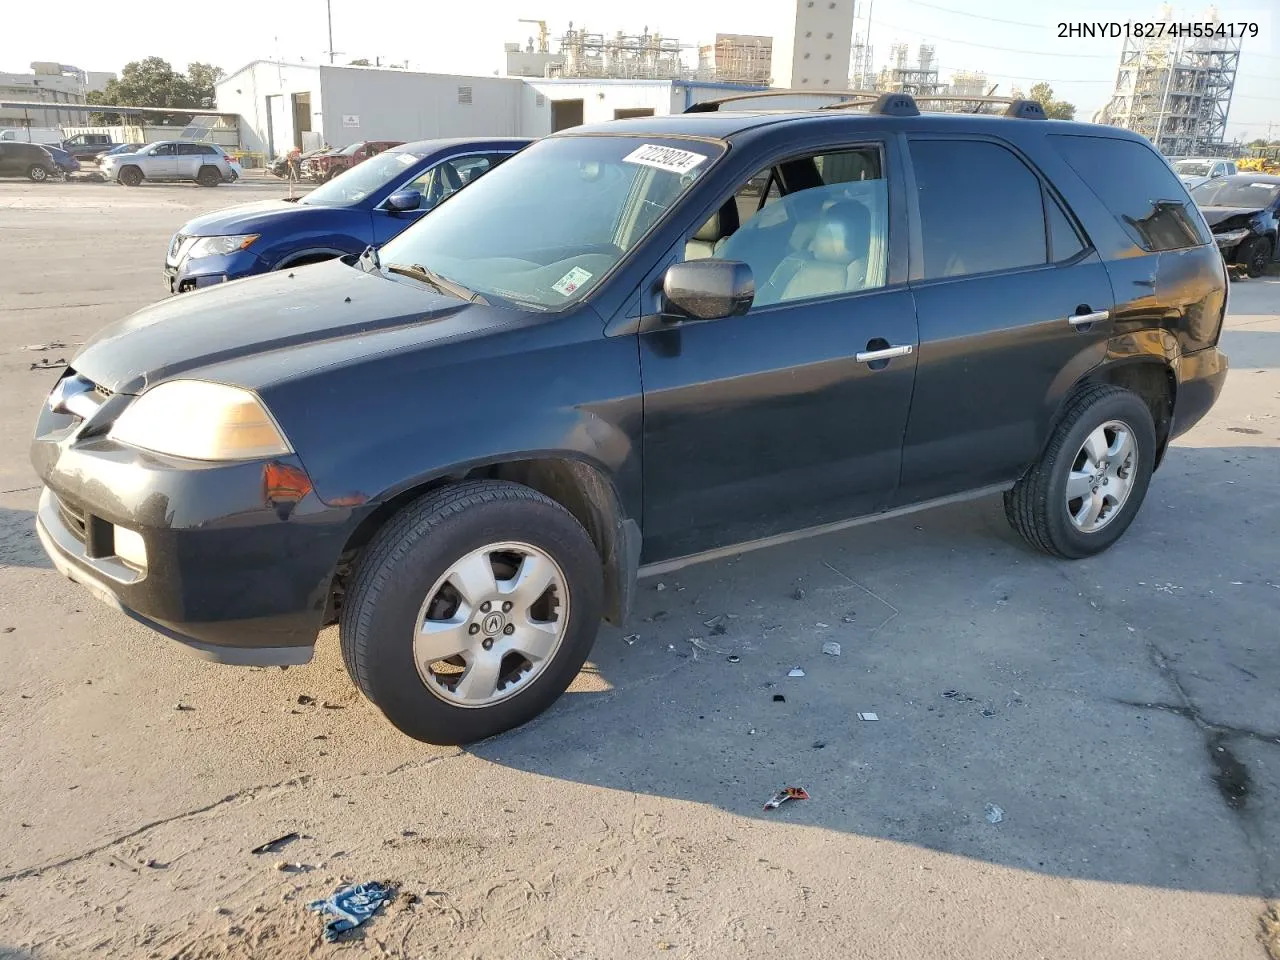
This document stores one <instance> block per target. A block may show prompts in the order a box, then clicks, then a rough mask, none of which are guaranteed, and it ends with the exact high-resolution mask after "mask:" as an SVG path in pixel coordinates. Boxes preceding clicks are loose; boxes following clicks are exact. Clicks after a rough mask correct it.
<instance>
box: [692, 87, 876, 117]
mask: <svg viewBox="0 0 1280 960" xmlns="http://www.w3.org/2000/svg"><path fill="white" fill-rule="evenodd" d="M877 96H879V94H875V93H871V94H868V93H867V92H866V91H865V90H756V91H754V92H751V93H735V94H733V95H732V96H729V97H717V98H716V99H715V100H702V101H699V102H698V103H695V104H693V105H692V106H689V107H686V108H685V110H684V112H685V113H716V112H717V111H718V110H719V109H720V106H721V104H726V103H736V102H738V101H740V100H757V99H759V98H760V97H839V98H841V99H842V100H851V99H857V100H858V101H859V102H870V101H872V100H874V99H875V98H876V97H877ZM836 105H837V104H830V106H836Z"/></svg>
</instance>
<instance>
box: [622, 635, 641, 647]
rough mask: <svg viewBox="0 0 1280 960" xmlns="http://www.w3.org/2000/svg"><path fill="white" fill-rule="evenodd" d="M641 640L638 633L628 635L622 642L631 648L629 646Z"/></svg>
mask: <svg viewBox="0 0 1280 960" xmlns="http://www.w3.org/2000/svg"><path fill="white" fill-rule="evenodd" d="M639 639H640V634H638V633H629V634H627V635H626V636H625V637H623V638H622V642H623V643H625V644H626V645H627V646H628V647H629V646H631V645H633V644H634V643H635V642H636V641H637V640H639Z"/></svg>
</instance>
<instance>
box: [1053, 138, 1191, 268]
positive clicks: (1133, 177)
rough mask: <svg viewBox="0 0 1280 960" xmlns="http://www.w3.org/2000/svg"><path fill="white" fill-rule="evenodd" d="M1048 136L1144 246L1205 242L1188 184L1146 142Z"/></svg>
mask: <svg viewBox="0 0 1280 960" xmlns="http://www.w3.org/2000/svg"><path fill="white" fill-rule="evenodd" d="M1049 140H1050V141H1051V142H1052V143H1053V144H1054V146H1056V147H1057V149H1058V151H1059V152H1060V153H1061V154H1062V156H1063V157H1064V158H1065V159H1066V161H1067V163H1069V164H1071V167H1072V169H1074V170H1075V172H1076V173H1078V174H1079V175H1080V178H1081V179H1082V180H1084V182H1085V183H1087V184H1088V185H1089V189H1090V190H1092V191H1093V192H1094V194H1096V195H1097V197H1098V199H1099V200H1101V201H1102V202H1103V204H1105V205H1106V208H1107V209H1108V210H1110V211H1111V215H1112V216H1113V217H1115V218H1116V222H1118V223H1119V224H1120V226H1121V227H1123V228H1124V230H1125V232H1126V233H1127V234H1128V235H1129V237H1130V238H1131V239H1132V240H1133V241H1134V242H1135V243H1136V244H1138V245H1139V246H1140V247H1142V248H1143V249H1144V250H1151V251H1156V250H1180V249H1182V248H1183V247H1193V246H1196V245H1198V244H1202V243H1208V242H1209V237H1208V235H1207V234H1206V232H1205V229H1204V226H1203V225H1202V222H1201V219H1200V216H1199V214H1198V213H1197V212H1196V211H1195V209H1194V205H1193V204H1192V202H1191V198H1190V197H1189V196H1187V191H1186V188H1185V187H1183V185H1182V182H1181V181H1180V180H1179V179H1178V178H1177V177H1176V176H1174V173H1173V171H1172V170H1170V169H1169V165H1168V164H1167V163H1165V162H1164V160H1162V159H1161V158H1160V157H1159V156H1158V155H1157V154H1156V152H1155V151H1154V150H1152V149H1151V148H1150V147H1148V146H1146V145H1145V144H1142V143H1138V142H1137V141H1136V140H1119V139H1113V138H1111V137H1077V136H1071V135H1065V134H1054V135H1052V136H1050V137H1049Z"/></svg>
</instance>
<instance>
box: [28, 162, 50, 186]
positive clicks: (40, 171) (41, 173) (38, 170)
mask: <svg viewBox="0 0 1280 960" xmlns="http://www.w3.org/2000/svg"><path fill="white" fill-rule="evenodd" d="M27 176H28V177H29V178H31V180H32V181H34V182H35V183H44V182H45V181H46V180H48V179H49V171H48V170H46V169H45V168H44V167H42V166H40V164H38V163H33V164H32V165H31V169H30V170H28V171H27Z"/></svg>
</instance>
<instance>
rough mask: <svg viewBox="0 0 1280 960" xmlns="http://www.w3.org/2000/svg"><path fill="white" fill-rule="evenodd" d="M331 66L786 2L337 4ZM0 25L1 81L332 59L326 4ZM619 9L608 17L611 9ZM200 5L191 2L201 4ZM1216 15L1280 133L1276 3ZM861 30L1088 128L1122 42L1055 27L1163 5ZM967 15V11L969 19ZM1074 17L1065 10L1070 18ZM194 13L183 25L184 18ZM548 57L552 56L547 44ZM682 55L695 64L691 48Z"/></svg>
mask: <svg viewBox="0 0 1280 960" xmlns="http://www.w3.org/2000/svg"><path fill="white" fill-rule="evenodd" d="M331 3H332V8H333V39H334V47H335V48H336V49H337V50H339V51H341V54H340V55H339V56H338V57H337V58H336V62H338V63H345V62H346V61H348V60H352V59H355V58H359V57H365V58H368V59H369V60H370V61H372V60H373V59H374V58H375V57H378V56H380V57H382V58H384V61H386V60H390V61H395V62H403V61H405V60H408V61H409V67H410V69H414V70H424V71H429V72H440V73H463V74H476V75H491V74H492V73H493V72H494V71H500V70H501V69H502V67H503V52H502V44H503V43H504V42H509V41H519V42H521V43H523V42H524V41H525V40H526V39H527V38H528V37H529V36H530V35H531V34H533V33H535V31H536V29H537V28H536V27H535V26H533V25H532V24H524V23H519V22H517V20H518V18H519V17H521V16H525V17H530V18H539V19H546V20H547V22H548V26H549V27H550V30H551V34H552V37H553V38H554V37H555V36H557V35H559V34H560V33H562V32H563V31H564V30H565V29H566V28H567V27H568V25H569V22H570V21H573V22H574V23H575V25H576V26H578V27H583V26H585V27H587V28H589V29H590V30H592V31H593V32H598V33H605V34H611V33H613V32H614V31H617V30H622V31H624V32H628V33H639V32H640V31H641V30H643V29H644V28H645V27H646V26H647V27H648V28H649V29H650V30H652V31H660V32H662V33H663V34H664V35H666V36H669V37H678V38H679V39H680V40H681V41H683V42H684V43H687V44H689V45H691V46H693V45H696V44H698V43H706V42H710V41H711V40H713V39H714V36H715V34H716V32H717V31H719V32H723V33H760V34H768V35H773V34H774V33H775V32H776V23H777V21H778V18H780V17H783V16H785V15H786V14H787V12H788V11H789V10H793V9H794V6H793V5H792V4H791V3H787V2H769V3H763V4H757V5H747V4H743V3H741V2H740V0H700V2H689V0H648V2H647V3H645V4H643V7H644V12H643V14H638V13H636V12H635V11H636V9H638V8H639V7H640V6H641V5H640V4H626V5H622V4H618V5H616V6H613V5H608V4H600V3H598V2H597V3H586V2H582V0H518V2H517V0H480V2H476V0H473V2H470V3H466V2H461V3H459V2H448V3H446V2H441V0H427V2H424V0H379V2H378V3H373V4H371V3H368V2H362V0H331ZM6 6H7V7H8V8H9V9H7V10H6V11H5V13H4V27H5V29H4V30H3V31H0V71H15V72H20V71H25V70H27V69H28V64H29V63H30V62H31V61H32V60H55V61H59V62H61V63H67V64H74V65H76V66H78V67H81V68H82V69H85V70H115V71H119V69H120V68H121V67H123V66H124V64H125V63H126V62H128V61H130V60H137V59H141V58H142V57H146V56H152V55H154V56H160V57H163V58H165V59H166V60H169V61H170V62H171V63H172V64H173V65H174V67H175V68H176V69H184V68H185V66H186V64H187V63H188V62H190V61H193V60H201V61H207V62H211V63H214V64H216V65H218V66H220V67H222V68H223V69H224V70H226V71H228V72H231V71H233V70H236V69H238V68H239V67H241V66H243V65H244V64H245V63H248V62H249V61H251V60H255V59H280V58H283V59H285V60H287V61H290V62H298V61H303V62H307V63H318V62H327V59H328V58H327V56H326V54H325V52H324V51H325V50H326V49H327V48H328V38H327V35H326V26H325V0H288V2H285V3H267V4H254V5H252V6H251V5H248V4H243V3H241V4H238V5H224V6H220V7H218V8H217V9H216V10H214V8H208V10H207V12H206V14H204V15H200V16H199V17H198V18H197V19H196V20H194V21H193V20H191V19H190V18H187V22H188V23H195V22H198V24H199V25H198V26H197V27H191V26H182V25H180V23H179V21H178V20H177V19H175V16H174V15H173V13H172V11H170V12H169V13H167V14H166V13H163V12H160V13H154V12H153V13H154V15H153V13H146V12H142V13H139V15H137V16H126V17H122V16H121V15H120V13H119V10H118V9H116V8H115V7H112V6H111V5H110V4H103V3H102V2H101V0H92V2H91V0H62V2H60V3H59V4H58V8H57V13H56V15H50V13H49V11H48V10H45V9H44V8H42V7H40V6H39V5H36V4H28V3H18V2H13V3H9V4H6ZM610 6H613V11H612V12H606V11H608V10H609V7H610ZM193 9H194V8H193ZM1207 9H1208V8H1207V6H1201V5H1189V4H1177V5H1175V10H1176V11H1177V12H1179V13H1180V14H1181V16H1180V18H1179V19H1183V20H1197V19H1203V15H1204V13H1205V11H1206V10H1207ZM1218 9H1219V11H1220V15H1221V17H1222V18H1223V19H1224V20H1226V19H1230V20H1232V21H1252V22H1256V23H1258V24H1259V27H1260V34H1259V37H1258V38H1257V39H1246V40H1245V42H1244V48H1243V52H1242V54H1241V59H1240V73H1239V79H1238V81H1237V84H1236V89H1235V97H1234V99H1233V101H1232V106H1231V114H1230V121H1231V122H1230V127H1229V131H1228V136H1229V137H1232V138H1234V137H1236V136H1242V137H1244V138H1245V139H1249V140H1252V139H1254V138H1255V137H1259V136H1267V135H1268V131H1267V124H1268V122H1269V121H1270V122H1271V123H1272V124H1273V125H1272V128H1271V134H1270V136H1271V137H1272V138H1278V137H1280V38H1278V37H1277V33H1276V28H1277V27H1280V16H1275V15H1274V13H1275V12H1280V5H1277V4H1276V2H1275V0H1240V2H1222V3H1219V4H1218ZM859 11H860V14H861V16H860V18H859V20H858V21H857V23H856V24H855V31H858V32H863V33H865V32H866V30H867V14H868V13H870V21H871V27H870V31H871V42H872V44H873V45H874V46H875V49H876V66H877V67H879V66H882V65H883V64H884V61H885V60H886V58H887V56H888V52H889V44H891V43H893V42H896V41H903V42H906V43H908V44H910V45H911V48H912V54H911V59H912V60H914V59H915V48H916V47H918V46H919V44H920V43H932V44H934V45H935V47H936V49H937V54H936V56H937V60H938V62H939V64H940V67H941V72H942V78H943V79H944V80H945V79H947V78H948V76H949V74H950V72H951V71H953V70H977V69H983V70H985V71H986V72H987V75H988V77H989V78H990V82H992V83H999V84H1000V87H999V89H998V90H997V91H996V92H997V93H998V94H1008V93H1009V91H1010V88H1011V87H1012V86H1013V85H1018V86H1021V87H1022V88H1023V89H1024V90H1026V89H1028V88H1029V87H1030V86H1031V85H1032V84H1033V83H1035V82H1036V81H1037V80H1047V81H1049V82H1050V84H1051V85H1052V86H1053V88H1054V93H1055V95H1056V96H1057V97H1059V98H1062V99H1066V100H1070V101H1071V102H1073V103H1075V104H1076V107H1077V117H1078V118H1080V119H1084V120H1087V119H1089V117H1090V116H1091V115H1092V113H1093V111H1094V110H1096V109H1097V108H1098V107H1100V106H1101V105H1102V104H1103V103H1104V102H1106V100H1107V99H1108V97H1109V95H1110V92H1111V87H1112V84H1113V82H1114V77H1115V70H1116V64H1117V62H1118V59H1119V54H1120V48H1121V44H1122V41H1121V40H1119V39H1088V40H1084V39H1078V38H1068V39H1064V38H1059V37H1058V36H1057V33H1058V28H1057V24H1058V23H1059V22H1060V21H1067V20H1069V21H1080V20H1105V21H1111V20H1119V21H1126V20H1132V19H1142V18H1148V19H1154V18H1156V17H1158V16H1159V4H1158V3H1156V2H1147V0H1070V2H1068V0H1039V2H1033V3H1028V2H1027V0H927V2H926V0H859ZM961 11H964V12H961ZM1068 11H1069V12H1068ZM184 16H185V15H184ZM553 49H554V47H553ZM688 59H689V61H690V63H691V64H693V63H695V62H696V53H695V52H694V51H690V53H689V56H688Z"/></svg>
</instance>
